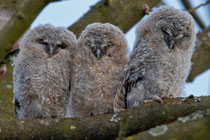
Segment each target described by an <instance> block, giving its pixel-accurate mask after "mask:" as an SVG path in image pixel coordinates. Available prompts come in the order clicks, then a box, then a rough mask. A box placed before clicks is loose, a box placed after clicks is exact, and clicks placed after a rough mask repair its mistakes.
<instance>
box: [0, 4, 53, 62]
mask: <svg viewBox="0 0 210 140" xmlns="http://www.w3.org/2000/svg"><path fill="white" fill-rule="evenodd" d="M51 1H55V0H1V2H0V19H1V21H0V60H1V59H2V58H3V57H4V56H5V55H6V54H7V52H8V51H9V50H10V49H11V48H12V46H13V44H14V43H15V42H16V41H17V40H18V38H19V37H20V36H21V35H22V34H23V33H24V31H25V30H26V29H28V28H29V26H30V24H31V23H32V21H33V20H34V19H35V18H36V16H37V15H38V14H39V12H40V11H41V10H42V9H43V8H44V7H45V6H46V5H47V4H48V3H49V2H51Z"/></svg>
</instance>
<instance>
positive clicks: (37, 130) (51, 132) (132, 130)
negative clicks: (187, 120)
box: [0, 96, 210, 139]
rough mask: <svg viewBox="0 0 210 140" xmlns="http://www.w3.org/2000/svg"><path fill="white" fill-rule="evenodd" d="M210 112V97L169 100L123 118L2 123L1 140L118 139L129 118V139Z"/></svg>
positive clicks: (149, 105) (82, 118) (139, 108)
mask: <svg viewBox="0 0 210 140" xmlns="http://www.w3.org/2000/svg"><path fill="white" fill-rule="evenodd" d="M207 108H210V96H208V97H199V98H198V99H194V98H188V99H186V100H185V99H182V98H177V99H165V100H164V102H163V104H159V103H156V102H153V103H148V104H143V105H141V106H139V107H134V108H131V109H128V110H125V111H123V112H121V113H119V115H113V114H106V115H99V116H93V117H81V118H72V119H34V120H8V121H3V122H1V123H0V129H1V132H0V139H114V138H116V137H117V135H118V132H119V128H120V122H121V121H120V120H122V118H125V117H127V118H128V120H127V121H128V123H127V124H128V125H127V134H126V135H127V136H128V135H133V134H136V133H138V132H140V131H143V130H147V129H149V128H152V127H154V126H156V125H160V124H165V123H169V122H173V121H175V120H176V119H177V118H178V117H182V116H186V115H189V114H191V113H193V112H195V111H196V110H203V109H207Z"/></svg>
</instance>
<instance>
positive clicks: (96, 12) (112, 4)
mask: <svg viewBox="0 0 210 140" xmlns="http://www.w3.org/2000/svg"><path fill="white" fill-rule="evenodd" d="M158 2H160V0H150V1H148V0H113V1H111V0H102V1H100V2H99V3H97V4H96V5H95V6H93V7H91V10H90V11H88V12H87V13H86V14H85V15H84V16H83V17H81V18H80V19H79V20H78V21H77V22H76V23H74V24H73V25H72V26H71V27H69V30H71V31H73V32H74V33H75V34H76V35H77V37H78V36H79V35H80V33H81V32H82V30H83V29H84V28H85V27H86V26H87V25H88V24H91V23H93V22H102V23H104V22H109V23H112V24H114V25H116V26H118V27H119V28H120V29H122V30H123V32H127V31H128V30H129V29H130V28H131V27H133V26H134V25H135V24H136V23H137V22H138V21H139V20H140V19H141V18H142V17H143V16H144V15H145V13H144V11H143V8H142V7H143V5H144V4H145V3H146V4H147V5H148V6H149V7H150V8H152V7H154V6H155V5H157V4H158Z"/></svg>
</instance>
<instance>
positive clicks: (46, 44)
mask: <svg viewBox="0 0 210 140" xmlns="http://www.w3.org/2000/svg"><path fill="white" fill-rule="evenodd" d="M37 42H38V43H39V44H42V45H45V46H48V43H47V42H46V41H44V40H43V39H37Z"/></svg>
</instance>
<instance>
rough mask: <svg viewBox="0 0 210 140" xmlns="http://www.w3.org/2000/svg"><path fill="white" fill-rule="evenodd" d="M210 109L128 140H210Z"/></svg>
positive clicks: (130, 137)
mask: <svg viewBox="0 0 210 140" xmlns="http://www.w3.org/2000/svg"><path fill="white" fill-rule="evenodd" d="M209 115H210V109H206V110H205V111H197V112H194V113H192V114H191V115H189V116H186V117H183V118H179V119H178V121H176V122H174V123H171V124H168V125H161V126H157V127H155V128H152V129H150V130H148V131H145V132H141V133H138V134H137V135H133V136H129V137H127V140H131V139H132V140H150V139H153V140H168V139H180V140H181V139H186V140H192V139H200V140H205V139H206V140H207V139H209V138H210V133H209V132H210V116H209Z"/></svg>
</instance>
